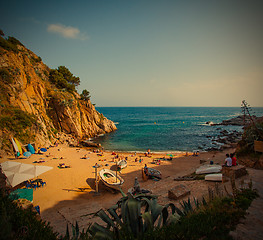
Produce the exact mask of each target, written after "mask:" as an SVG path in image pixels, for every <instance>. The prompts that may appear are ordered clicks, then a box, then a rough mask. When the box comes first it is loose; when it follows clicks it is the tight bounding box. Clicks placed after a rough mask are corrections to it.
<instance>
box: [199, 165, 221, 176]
mask: <svg viewBox="0 0 263 240" xmlns="http://www.w3.org/2000/svg"><path fill="white" fill-rule="evenodd" d="M221 170H222V166H220V165H203V166H200V167H199V168H197V169H196V171H195V173H196V174H206V173H218V172H221Z"/></svg>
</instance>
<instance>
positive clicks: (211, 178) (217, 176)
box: [205, 173, 223, 182]
mask: <svg viewBox="0 0 263 240" xmlns="http://www.w3.org/2000/svg"><path fill="white" fill-rule="evenodd" d="M205 180H206V181H214V182H222V180H223V175H222V173H214V174H207V175H206V176H205Z"/></svg>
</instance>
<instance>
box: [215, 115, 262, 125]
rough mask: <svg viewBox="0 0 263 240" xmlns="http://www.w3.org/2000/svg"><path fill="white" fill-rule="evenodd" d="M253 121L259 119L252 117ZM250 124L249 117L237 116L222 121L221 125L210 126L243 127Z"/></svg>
mask: <svg viewBox="0 0 263 240" xmlns="http://www.w3.org/2000/svg"><path fill="white" fill-rule="evenodd" d="M252 118H253V120H255V121H256V120H257V119H259V117H256V116H252ZM250 122H251V119H250V117H249V116H245V118H244V116H242V115H241V116H237V117H234V118H231V119H228V120H223V121H222V122H221V123H212V124H210V125H211V126H218V125H225V126H228V125H233V126H244V125H247V124H249V123H250Z"/></svg>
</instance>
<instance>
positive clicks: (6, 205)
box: [0, 191, 58, 240]
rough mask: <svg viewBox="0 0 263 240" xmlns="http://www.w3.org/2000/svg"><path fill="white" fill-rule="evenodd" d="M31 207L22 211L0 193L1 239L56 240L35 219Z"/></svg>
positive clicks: (48, 226) (50, 231)
mask: <svg viewBox="0 0 263 240" xmlns="http://www.w3.org/2000/svg"><path fill="white" fill-rule="evenodd" d="M36 216H37V213H36V212H35V211H33V207H29V208H28V209H23V208H21V207H19V206H18V205H17V204H16V203H15V202H13V201H12V200H10V199H9V198H8V196H6V195H4V194H3V192H2V191H0V229H1V233H0V234H1V239H25V240H26V239H28V240H31V239H43V240H44V239H51V240H52V239H54V240H55V239H57V235H58V234H57V233H54V232H53V229H52V228H51V226H50V225H49V223H46V222H44V221H42V220H38V219H37V217H36Z"/></svg>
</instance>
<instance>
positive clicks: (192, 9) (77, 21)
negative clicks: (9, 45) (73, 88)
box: [0, 0, 263, 108]
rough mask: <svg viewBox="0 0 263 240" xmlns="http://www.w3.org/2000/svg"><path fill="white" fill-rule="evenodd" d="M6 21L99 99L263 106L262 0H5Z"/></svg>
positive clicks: (9, 31) (4, 25)
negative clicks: (243, 102) (40, 0)
mask: <svg viewBox="0 0 263 240" xmlns="http://www.w3.org/2000/svg"><path fill="white" fill-rule="evenodd" d="M1 10H2V11H1V15H0V21H1V26H0V29H2V30H3V32H4V33H5V36H6V37H7V36H13V37H15V38H17V39H18V40H19V41H21V42H22V43H23V44H24V45H25V46H26V47H27V48H28V49H30V50H32V51H33V52H34V53H36V54H37V55H38V56H40V57H41V58H42V60H43V62H44V63H45V64H46V65H47V66H49V67H50V68H57V67H58V66H66V67H67V68H68V69H69V70H70V71H71V72H72V73H73V74H74V75H75V76H77V77H80V80H81V84H80V86H79V87H78V89H77V90H78V92H79V93H81V92H82V90H83V89H87V90H88V91H89V92H90V95H91V101H92V103H94V104H96V106H97V107H111V106H112V107H115V106H116V107H118V106H123V107H133V106H136V107H140V106H141V107H144V106H145V107H151V106H153V107H154V106H157V107H177V106H178V107H221V106H222V107H240V106H241V101H242V100H246V101H247V102H248V104H250V105H251V107H252V108H253V107H263V94H262V89H263V79H262V76H263V55H262V53H263V45H262V42H263V26H262V25H263V14H262V12H263V1H260V0H254V1H246V0H222V1H209V0H200V1H196V0H189V1H179V0H164V1H157V0H151V1H150V0H144V1H139V0H134V1H123V0H113V1H106V0H101V1H91V0H87V1H84V0H80V1H77V2H72V1H61V2H60V1H49V0H47V1H43V2H38V1H32V0H28V1H18V0H14V1H11V2H7V1H5V2H4V3H2V4H1Z"/></svg>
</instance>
